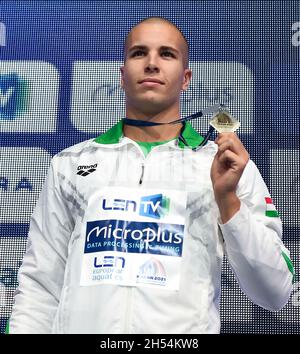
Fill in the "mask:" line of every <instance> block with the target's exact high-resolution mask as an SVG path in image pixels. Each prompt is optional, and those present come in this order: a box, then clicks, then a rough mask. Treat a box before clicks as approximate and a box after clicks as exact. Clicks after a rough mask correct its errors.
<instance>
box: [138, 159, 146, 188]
mask: <svg viewBox="0 0 300 354" xmlns="http://www.w3.org/2000/svg"><path fill="white" fill-rule="evenodd" d="M144 170H145V165H144V164H142V174H141V177H140V181H139V184H142V183H143V179H144Z"/></svg>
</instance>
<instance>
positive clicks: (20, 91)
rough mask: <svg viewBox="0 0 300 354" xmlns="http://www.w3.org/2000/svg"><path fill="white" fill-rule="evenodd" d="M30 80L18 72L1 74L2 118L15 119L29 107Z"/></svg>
mask: <svg viewBox="0 0 300 354" xmlns="http://www.w3.org/2000/svg"><path fill="white" fill-rule="evenodd" d="M28 93H29V90H28V82H27V81H25V80H24V79H22V78H21V77H20V76H19V75H17V74H16V73H12V74H2V75H1V74H0V119H5V120H14V119H15V118H16V117H17V116H18V115H19V114H22V113H24V112H25V111H26V110H27V107H28Z"/></svg>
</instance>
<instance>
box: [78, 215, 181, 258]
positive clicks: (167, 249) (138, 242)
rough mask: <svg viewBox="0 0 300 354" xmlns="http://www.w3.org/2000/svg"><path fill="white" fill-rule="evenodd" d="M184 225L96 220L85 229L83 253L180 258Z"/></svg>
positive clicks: (90, 222) (88, 223)
mask: <svg viewBox="0 0 300 354" xmlns="http://www.w3.org/2000/svg"><path fill="white" fill-rule="evenodd" d="M183 236H184V225H180V224H178V225H177V224H163V223H156V222H138V221H127V220H96V221H89V222H87V225H86V241H85V248H84V253H93V252H106V251H115V252H125V253H138V254H140V253H152V254H157V255H167V256H172V257H180V256H181V254H182V244H183Z"/></svg>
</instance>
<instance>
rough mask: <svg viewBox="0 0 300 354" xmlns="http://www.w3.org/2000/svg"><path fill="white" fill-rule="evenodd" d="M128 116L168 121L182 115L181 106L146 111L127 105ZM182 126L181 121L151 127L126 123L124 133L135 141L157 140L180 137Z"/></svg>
mask: <svg viewBox="0 0 300 354" xmlns="http://www.w3.org/2000/svg"><path fill="white" fill-rule="evenodd" d="M126 117H127V118H130V119H137V120H145V121H151V122H159V123H167V122H170V121H173V120H175V119H178V118H179V117H180V113H179V107H175V109H174V108H173V109H169V110H166V111H160V112H153V111H152V112H145V111H140V110H135V109H132V108H129V107H127V108H126ZM181 128H182V124H181V123H179V124H174V125H173V124H172V125H159V126H151V127H136V126H132V125H126V124H124V127H123V134H124V136H126V137H128V138H130V139H132V140H135V141H144V142H156V141H164V140H170V139H173V138H176V137H178V135H179V133H180V130H181Z"/></svg>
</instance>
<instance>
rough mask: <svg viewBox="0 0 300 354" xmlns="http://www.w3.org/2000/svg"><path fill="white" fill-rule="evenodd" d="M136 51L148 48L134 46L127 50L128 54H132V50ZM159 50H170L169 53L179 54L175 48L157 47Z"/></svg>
mask: <svg viewBox="0 0 300 354" xmlns="http://www.w3.org/2000/svg"><path fill="white" fill-rule="evenodd" d="M137 49H140V50H147V49H148V47H147V46H145V45H134V46H133V47H131V48H129V50H128V53H130V52H132V51H134V50H137ZM159 49H160V50H170V51H172V52H175V53H177V54H179V53H180V52H179V50H177V49H175V48H173V47H170V46H165V45H163V46H161V47H159Z"/></svg>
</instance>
